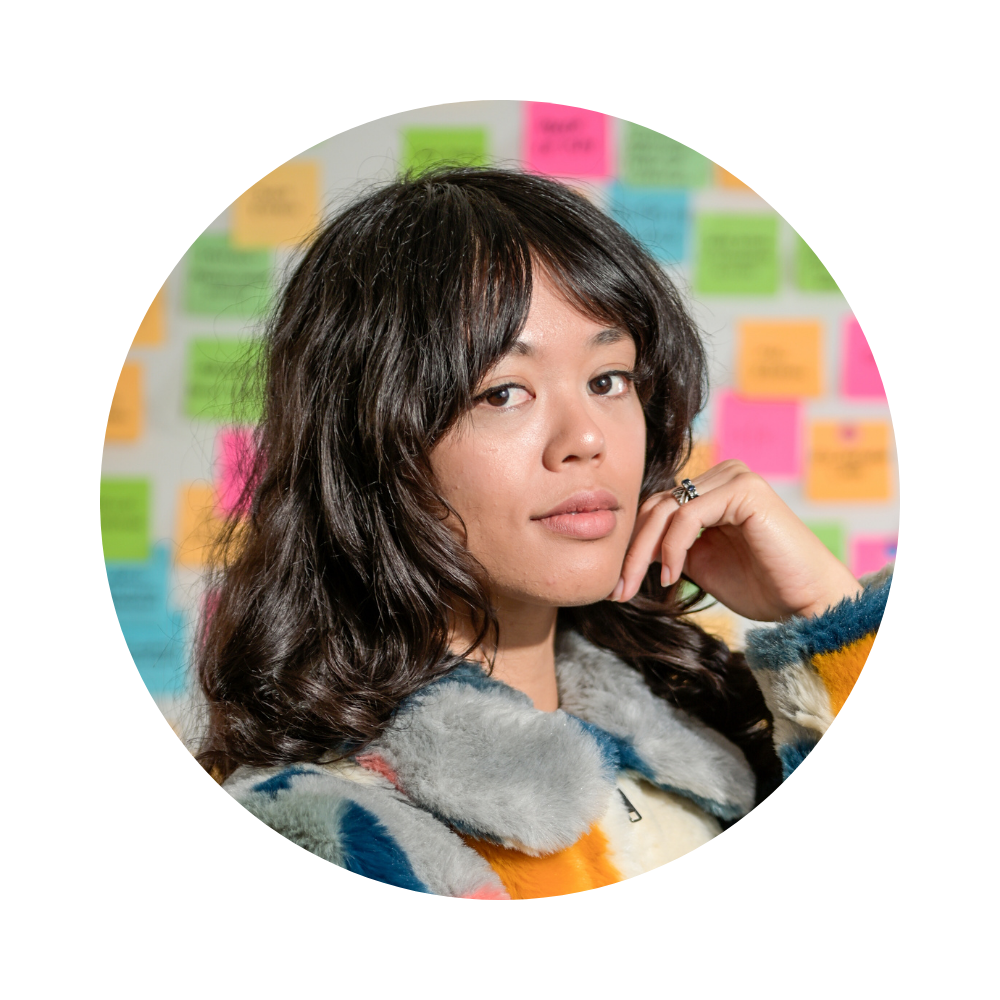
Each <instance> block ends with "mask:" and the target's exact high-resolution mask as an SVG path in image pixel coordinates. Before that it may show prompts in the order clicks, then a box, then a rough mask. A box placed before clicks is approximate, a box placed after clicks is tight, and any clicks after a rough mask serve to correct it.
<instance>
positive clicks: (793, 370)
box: [736, 319, 823, 399]
mask: <svg viewBox="0 0 1000 1000" xmlns="http://www.w3.org/2000/svg"><path fill="white" fill-rule="evenodd" d="M736 334H737V348H736V351H737V361H736V387H737V389H738V390H739V392H740V393H741V395H744V396H749V397H753V398H757V399H760V398H766V399H787V398H789V397H797V396H818V395H820V393H821V392H822V391H823V387H822V381H823V380H822V376H821V365H822V335H821V326H820V322H819V320H785V319H780V320H779V319H765V320H743V321H742V322H740V323H738V324H737V326H736Z"/></svg>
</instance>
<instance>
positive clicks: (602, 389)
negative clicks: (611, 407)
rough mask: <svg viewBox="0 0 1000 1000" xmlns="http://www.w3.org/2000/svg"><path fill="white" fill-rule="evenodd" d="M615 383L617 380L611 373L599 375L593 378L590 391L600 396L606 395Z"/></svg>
mask: <svg viewBox="0 0 1000 1000" xmlns="http://www.w3.org/2000/svg"><path fill="white" fill-rule="evenodd" d="M614 384H615V380H614V379H613V378H612V377H611V376H610V375H598V376H597V378H595V379H591V381H590V391H591V392H593V393H596V394H597V395H598V396H606V395H607V394H608V393H609V392H611V388H612V386H613V385H614Z"/></svg>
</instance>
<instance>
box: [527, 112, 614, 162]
mask: <svg viewBox="0 0 1000 1000" xmlns="http://www.w3.org/2000/svg"><path fill="white" fill-rule="evenodd" d="M610 161H611V156H610V149H609V141H608V119H607V116H606V115H602V114H600V113H599V112H597V111H587V110H585V109H584V108H571V107H567V106H566V105H565V104H539V103H537V102H534V101H529V102H528V103H527V104H526V106H525V120H524V162H525V166H526V167H527V168H528V170H532V171H534V172H535V173H539V174H553V175H555V176H557V177H607V176H608V175H609V174H610V173H611V169H610Z"/></svg>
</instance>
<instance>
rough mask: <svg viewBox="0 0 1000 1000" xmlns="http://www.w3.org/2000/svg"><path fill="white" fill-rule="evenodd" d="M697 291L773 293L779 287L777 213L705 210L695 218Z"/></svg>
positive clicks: (724, 293) (723, 293)
mask: <svg viewBox="0 0 1000 1000" xmlns="http://www.w3.org/2000/svg"><path fill="white" fill-rule="evenodd" d="M694 287H695V291H696V292H699V293H701V294H705V295H773V294H774V293H775V292H777V290H778V217H777V216H776V215H771V214H767V215H765V214H762V213H759V212H757V213H751V214H735V213H719V212H711V213H703V214H701V215H699V216H697V218H696V222H695V277H694Z"/></svg>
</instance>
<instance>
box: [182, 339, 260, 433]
mask: <svg viewBox="0 0 1000 1000" xmlns="http://www.w3.org/2000/svg"><path fill="white" fill-rule="evenodd" d="M260 351H261V341H260V340H257V339H251V338H242V337H195V338H194V339H192V340H191V341H190V342H189V343H188V349H187V373H186V374H187V384H186V387H185V397H184V412H185V413H186V414H187V416H189V417H192V418H193V419H195V420H204V421H208V422H215V423H224V424H252V423H255V422H256V421H257V420H259V419H260V415H261V412H262V407H263V393H262V389H261V385H262V383H261V372H260V367H259V365H260V360H261V358H260Z"/></svg>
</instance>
